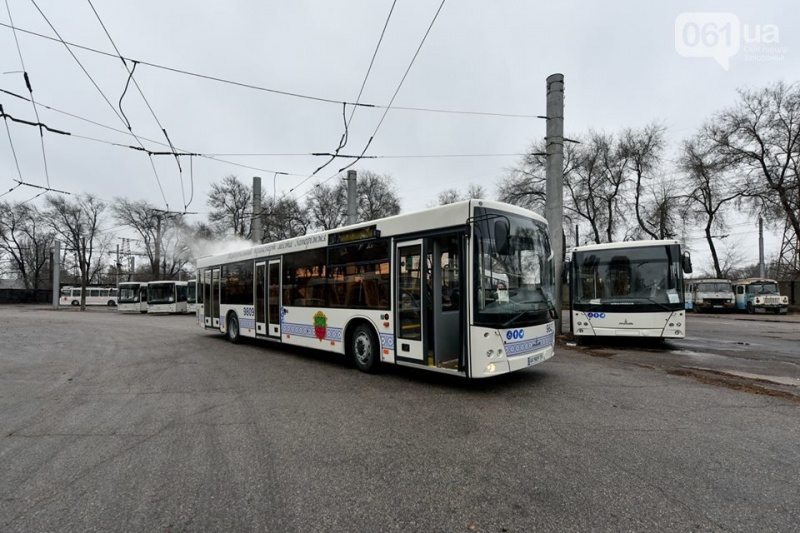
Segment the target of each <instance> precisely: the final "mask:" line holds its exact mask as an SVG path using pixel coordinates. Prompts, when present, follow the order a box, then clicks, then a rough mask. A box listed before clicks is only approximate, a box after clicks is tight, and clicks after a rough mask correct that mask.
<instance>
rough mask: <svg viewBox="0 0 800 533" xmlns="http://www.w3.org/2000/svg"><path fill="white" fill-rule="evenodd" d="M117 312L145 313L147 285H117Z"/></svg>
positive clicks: (139, 283)
mask: <svg viewBox="0 0 800 533" xmlns="http://www.w3.org/2000/svg"><path fill="white" fill-rule="evenodd" d="M117 289H118V291H119V293H118V296H117V310H118V311H119V312H121V313H132V312H133V313H146V312H147V283H146V282H143V281H122V282H120V283H119V285H117Z"/></svg>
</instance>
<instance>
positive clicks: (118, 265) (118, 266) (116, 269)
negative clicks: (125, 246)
mask: <svg viewBox="0 0 800 533" xmlns="http://www.w3.org/2000/svg"><path fill="white" fill-rule="evenodd" d="M121 266H122V263H120V262H119V244H118V245H117V268H115V269H114V271H115V272H116V273H117V287H119V269H120V267H121Z"/></svg>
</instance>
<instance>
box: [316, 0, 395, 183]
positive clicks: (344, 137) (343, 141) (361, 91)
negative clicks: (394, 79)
mask: <svg viewBox="0 0 800 533" xmlns="http://www.w3.org/2000/svg"><path fill="white" fill-rule="evenodd" d="M396 4H397V0H394V1H393V2H392V7H391V8H390V9H389V14H388V15H387V17H386V22H385V23H384V24H383V29H382V30H381V35H380V37H379V38H378V44H377V45H376V46H375V51H374V52H372V59H370V62H369V67H367V73H366V74H365V75H364V80H363V81H362V82H361V89H359V91H358V96H357V97H356V102H355V103H356V105H354V106H353V109H352V110H350V117H349V118H346V119H345V121H344V133H342V138H341V139H339V146H338V147H337V148H336V151H335V153H334V154H332V155H331V158H330V159H329V160H328V161H327V162H326V163H325V164H324V165H322V166H321V167H319V168H318V169H317V170H315V171H314V174H316V173H318V172H319V171H320V170H322V169H324V168H325V167H327V166H328V165H330V164H331V163H333V161H334V160H335V159H336V157H337V155H338V154H339V151H340V150H341V149H342V148H344V147H345V146H346V145H347V140H348V133H349V131H350V123H351V122H352V121H353V116H354V115H355V113H356V109H358V104H359V102H361V96H362V95H363V94H364V88H365V87H366V86H367V79H369V75H370V73H371V72H372V66H373V65H374V64H375V58H376V57H377V56H378V50H379V49H380V47H381V43H382V42H383V37H384V35H386V28H388V27H389V20H390V19H391V18H392V13H393V12H394V6H395V5H396ZM346 109H347V105H346V104H345V105H344V106H343V107H342V115H344V114H345V111H346Z"/></svg>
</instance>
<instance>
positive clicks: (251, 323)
mask: <svg viewBox="0 0 800 533" xmlns="http://www.w3.org/2000/svg"><path fill="white" fill-rule="evenodd" d="M239 324H241V326H242V328H244V329H256V319H255V318H240V319H239Z"/></svg>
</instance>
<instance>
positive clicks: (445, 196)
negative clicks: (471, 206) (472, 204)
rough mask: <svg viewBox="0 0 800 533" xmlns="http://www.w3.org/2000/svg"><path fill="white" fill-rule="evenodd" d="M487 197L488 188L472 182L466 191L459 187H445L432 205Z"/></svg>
mask: <svg viewBox="0 0 800 533" xmlns="http://www.w3.org/2000/svg"><path fill="white" fill-rule="evenodd" d="M480 198H486V188H485V187H484V186H483V185H476V184H474V183H470V184H469V186H468V187H467V190H466V192H463V193H462V192H461V191H459V190H458V189H457V188H455V187H453V188H450V189H445V190H443V191H442V192H440V193H439V194H438V196H437V197H436V200H437V201H436V203H434V204H433V205H431V207H434V206H437V205H448V204H454V203H456V202H462V201H464V200H473V199H480Z"/></svg>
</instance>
